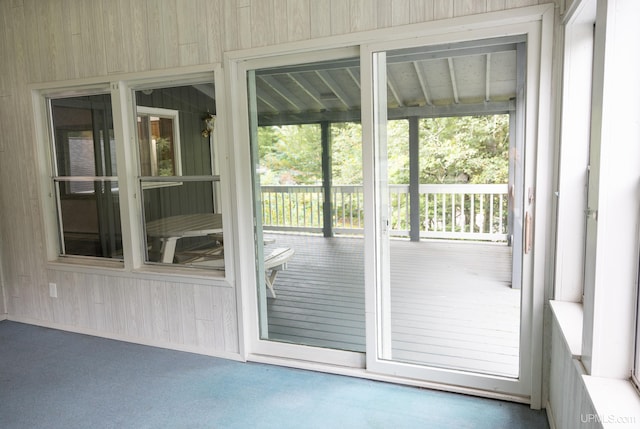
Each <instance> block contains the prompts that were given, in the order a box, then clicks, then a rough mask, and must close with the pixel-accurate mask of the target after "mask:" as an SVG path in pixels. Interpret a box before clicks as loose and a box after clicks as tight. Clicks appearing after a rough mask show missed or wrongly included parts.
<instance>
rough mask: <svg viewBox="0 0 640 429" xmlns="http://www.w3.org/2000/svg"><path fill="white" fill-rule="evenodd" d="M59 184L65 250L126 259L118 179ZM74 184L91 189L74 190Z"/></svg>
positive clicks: (77, 253) (65, 253)
mask: <svg viewBox="0 0 640 429" xmlns="http://www.w3.org/2000/svg"><path fill="white" fill-rule="evenodd" d="M56 184H57V186H58V188H57V190H58V196H59V215H60V224H61V225H62V234H61V235H62V238H61V240H62V243H61V244H62V246H61V247H62V252H61V253H62V254H64V255H79V256H98V257H105V258H115V259H122V230H121V228H120V205H119V201H118V192H117V182H111V181H105V182H102V181H88V180H86V181H85V180H83V181H77V182H76V181H74V182H64V181H60V182H57V183H56ZM73 187H76V188H82V189H86V190H87V191H83V192H70V190H71V189H72V188H73ZM89 190H90V191H89Z"/></svg>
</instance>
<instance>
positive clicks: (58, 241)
mask: <svg viewBox="0 0 640 429" xmlns="http://www.w3.org/2000/svg"><path fill="white" fill-rule="evenodd" d="M100 95H109V96H110V102H111V107H112V109H113V99H112V98H111V93H110V91H109V90H108V88H107V87H102V88H94V87H89V88H85V89H79V90H75V91H72V92H69V91H67V90H62V91H51V92H47V93H46V94H42V102H43V106H44V118H42V120H43V121H44V122H43V124H46V128H47V133H48V135H47V138H46V150H47V151H48V158H47V162H48V164H49V168H48V169H47V171H48V172H49V176H48V180H49V181H50V184H49V186H50V189H51V191H50V192H49V196H50V197H51V199H52V201H51V204H52V209H53V211H54V213H55V224H56V228H55V231H54V232H52V234H55V238H54V239H53V240H50V241H52V242H53V244H52V245H50V246H48V250H49V254H52V253H55V255H56V258H65V259H66V258H68V259H71V260H74V259H76V260H77V259H79V260H92V259H95V260H101V261H108V263H116V264H120V263H122V261H123V257H120V258H114V257H108V256H92V255H79V254H72V253H67V249H66V244H65V226H64V222H63V209H62V198H61V192H60V187H61V186H64V187H65V190H66V191H67V193H68V194H72V195H79V196H82V194H83V193H82V192H73V191H72V190H71V186H72V184H73V183H74V182H89V181H90V182H94V183H96V182H102V183H114V182H115V183H118V182H119V177H118V175H117V173H116V175H104V174H103V175H98V174H97V172H95V171H94V175H73V174H66V175H63V174H60V172H59V165H58V157H57V155H56V154H57V149H58V148H59V146H58V143H59V142H58V135H57V133H56V128H55V124H54V119H53V114H54V113H53V105H52V102H53V101H54V100H64V99H71V98H77V97H90V96H100ZM112 120H113V110H112ZM109 137H111V136H109ZM92 141H93V140H92ZM113 141H114V144H115V145H116V147H117V145H118V142H117V138H116V135H115V131H114V136H113ZM65 152H66V153H67V154H68V153H69V147H68V145H67V147H66V149H65ZM95 159H96V158H95V154H94V155H93V160H94V161H95ZM116 166H117V162H116ZM116 170H117V167H116ZM111 191H112V192H113V193H114V194H116V195H118V204H121V201H120V196H119V189H118V186H116V187H115V188H113V187H112V188H111ZM88 195H95V191H93V192H87V196H88ZM119 226H120V228H119V231H120V233H121V234H122V227H121V225H119Z"/></svg>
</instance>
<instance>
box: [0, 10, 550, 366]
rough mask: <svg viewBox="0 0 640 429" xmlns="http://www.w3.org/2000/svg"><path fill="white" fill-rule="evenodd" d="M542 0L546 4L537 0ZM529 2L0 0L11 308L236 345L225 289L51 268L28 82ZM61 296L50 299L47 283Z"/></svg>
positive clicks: (22, 314)
mask: <svg viewBox="0 0 640 429" xmlns="http://www.w3.org/2000/svg"><path fill="white" fill-rule="evenodd" d="M541 3H542V1H541ZM534 4H538V1H537V0H480V1H478V0H46V1H45V0H0V58H2V61H0V184H1V185H0V186H1V188H0V191H1V192H0V237H1V238H2V241H1V243H0V246H1V249H0V255H2V271H3V275H4V279H5V293H6V298H7V303H6V304H7V306H8V310H9V314H10V316H11V317H14V318H22V319H28V320H34V321H39V322H41V323H43V324H51V325H56V326H67V327H69V328H73V329H78V330H88V331H92V332H96V333H99V334H104V335H107V336H120V337H123V338H127V339H130V340H133V341H140V342H155V343H162V344H166V345H168V346H175V347H182V346H185V347H186V346H188V347H192V348H194V349H197V350H202V351H203V352H210V353H219V354H233V353H238V351H239V344H238V325H237V321H236V319H237V317H236V306H237V303H236V300H235V291H234V289H233V288H225V287H214V286H211V285H206V284H202V285H194V284H186V283H185V284H181V283H172V282H168V281H159V280H153V279H148V280H141V279H139V278H138V277H135V278H134V277H132V278H128V277H123V276H121V275H117V276H116V275H114V276H110V275H104V274H100V275H99V274H86V273H81V272H69V271H58V270H53V269H47V267H46V260H45V258H46V256H45V254H46V252H45V249H44V243H43V237H44V231H43V222H42V214H41V210H42V208H41V205H40V198H39V194H38V189H39V188H38V183H37V181H36V174H34V173H35V171H36V168H37V163H36V161H35V159H36V158H35V150H36V148H35V145H34V141H35V138H34V125H33V112H32V107H31V98H30V94H29V92H28V90H27V86H28V85H29V84H32V83H40V82H50V81H58V80H70V79H78V78H88V77H101V76H104V77H107V76H108V75H109V74H114V73H129V72H139V71H148V70H160V69H165V68H170V67H178V66H189V65H197V64H208V63H215V62H220V61H221V60H222V56H223V52H225V51H229V50H237V49H243V48H252V47H262V46H268V45H274V44H280V43H286V42H293V41H298V40H307V39H311V38H320V37H326V36H331V35H339V34H346V33H350V32H358V31H365V30H372V29H377V28H384V27H390V26H398V25H404V24H410V23H416V22H428V21H431V20H438V19H444V18H450V17H454V16H463V15H469V14H480V13H484V12H488V11H496V10H503V9H509V8H514V7H521V6H529V5H534ZM49 282H55V283H57V284H58V288H59V290H58V295H59V298H57V299H53V298H50V297H49V292H48V283H49Z"/></svg>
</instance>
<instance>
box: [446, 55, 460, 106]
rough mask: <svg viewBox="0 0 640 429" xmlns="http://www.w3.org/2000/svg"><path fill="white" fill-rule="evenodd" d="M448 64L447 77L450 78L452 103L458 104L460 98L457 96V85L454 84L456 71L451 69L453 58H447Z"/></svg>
mask: <svg viewBox="0 0 640 429" xmlns="http://www.w3.org/2000/svg"><path fill="white" fill-rule="evenodd" d="M447 63H448V64H449V75H450V76H451V91H452V92H453V102H454V103H456V104H458V103H460V97H459V96H458V83H457V82H456V71H455V69H454V68H453V58H451V57H449V58H447Z"/></svg>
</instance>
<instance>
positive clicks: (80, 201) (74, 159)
mask: <svg viewBox="0 0 640 429" xmlns="http://www.w3.org/2000/svg"><path fill="white" fill-rule="evenodd" d="M49 111H50V120H51V131H52V144H53V148H52V153H53V166H52V168H53V174H52V178H53V186H54V189H55V197H56V198H55V200H56V212H57V216H58V225H59V231H58V241H59V254H60V255H75V256H94V257H104V258H114V259H122V232H121V227H120V209H119V208H120V201H119V192H118V178H117V165H116V157H115V146H116V141H115V138H114V132H113V118H112V113H111V96H110V95H109V94H91V95H83V96H77V97H68V98H51V99H49Z"/></svg>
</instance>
